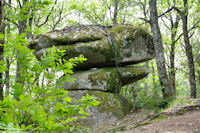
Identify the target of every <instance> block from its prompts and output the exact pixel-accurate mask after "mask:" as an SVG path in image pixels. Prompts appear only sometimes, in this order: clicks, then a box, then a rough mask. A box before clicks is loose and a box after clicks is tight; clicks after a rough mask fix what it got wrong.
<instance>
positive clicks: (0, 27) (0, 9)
mask: <svg viewBox="0 0 200 133" xmlns="http://www.w3.org/2000/svg"><path fill="white" fill-rule="evenodd" d="M4 2H5V1H4V0H1V1H0V32H1V34H4V31H5V25H4V4H5V3H4ZM0 44H4V39H1V40H0ZM3 49H4V47H3V46H0V61H3ZM0 100H3V74H2V73H0Z"/></svg>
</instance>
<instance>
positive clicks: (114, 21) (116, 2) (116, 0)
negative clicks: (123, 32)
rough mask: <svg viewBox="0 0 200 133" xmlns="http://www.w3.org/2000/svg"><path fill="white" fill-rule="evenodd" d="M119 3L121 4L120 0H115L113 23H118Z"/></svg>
mask: <svg viewBox="0 0 200 133" xmlns="http://www.w3.org/2000/svg"><path fill="white" fill-rule="evenodd" d="M118 4H119V0H115V7H114V14H113V24H117V14H118Z"/></svg>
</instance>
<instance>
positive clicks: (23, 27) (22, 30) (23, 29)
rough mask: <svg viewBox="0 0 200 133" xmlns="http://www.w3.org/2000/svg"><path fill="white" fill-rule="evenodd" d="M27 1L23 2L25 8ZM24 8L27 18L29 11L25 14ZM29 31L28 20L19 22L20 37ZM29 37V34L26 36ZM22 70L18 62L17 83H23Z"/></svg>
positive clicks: (24, 19) (23, 19)
mask: <svg viewBox="0 0 200 133" xmlns="http://www.w3.org/2000/svg"><path fill="white" fill-rule="evenodd" d="M26 2H27V0H24V1H23V6H25V4H26ZM23 6H22V8H21V12H22V14H23V15H22V16H26V15H27V14H28V13H27V11H26V12H25V11H24V10H23ZM26 29H27V18H25V17H24V18H21V20H20V21H19V22H18V31H19V35H21V34H23V33H25V34H26V33H27V32H26ZM26 35H27V34H26ZM19 54H20V53H19V52H18V51H17V55H16V56H17V58H18V57H19ZM21 68H22V64H21V63H20V62H17V71H16V82H21V83H22V82H23V78H22V77H21V73H22V72H21Z"/></svg>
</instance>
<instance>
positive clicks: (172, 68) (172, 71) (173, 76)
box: [169, 15, 180, 96]
mask: <svg viewBox="0 0 200 133" xmlns="http://www.w3.org/2000/svg"><path fill="white" fill-rule="evenodd" d="M170 21H171V41H172V44H171V50H170V74H169V75H170V83H171V87H172V91H173V95H174V96H176V70H175V44H176V40H175V37H176V34H177V31H176V29H177V28H178V24H179V21H180V17H179V16H178V15H177V16H176V20H175V22H173V18H172V16H170Z"/></svg>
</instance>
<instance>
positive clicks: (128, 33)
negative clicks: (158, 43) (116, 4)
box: [30, 25, 155, 69]
mask: <svg viewBox="0 0 200 133" xmlns="http://www.w3.org/2000/svg"><path fill="white" fill-rule="evenodd" d="M113 42H116V44H115V43H113ZM53 45H55V46H56V47H57V48H58V49H61V50H66V55H65V57H64V58H66V59H69V58H72V57H75V56H79V55H80V54H83V55H84V56H85V57H86V58H87V59H88V60H87V61H86V62H85V63H83V64H81V65H79V66H78V67H79V68H78V69H81V68H82V69H89V68H93V67H106V66H114V64H115V62H116V58H117V60H118V63H119V64H122V65H123V64H133V63H139V62H144V61H147V60H150V59H152V58H154V56H155V52H154V47H153V40H152V37H151V36H150V35H149V33H147V32H146V31H144V30H143V29H141V28H138V27H134V26H131V25H114V26H108V27H106V26H99V25H87V26H77V27H68V28H66V29H63V30H59V31H53V32H49V33H45V34H41V35H38V36H36V37H34V38H32V39H31V40H30V48H33V49H35V50H36V51H35V54H36V56H37V57H38V58H40V56H41V55H42V53H43V52H44V51H47V48H50V47H52V46H53ZM115 47H116V48H115ZM113 48H114V49H113ZM116 56H117V57H116ZM102 64H103V65H102Z"/></svg>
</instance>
